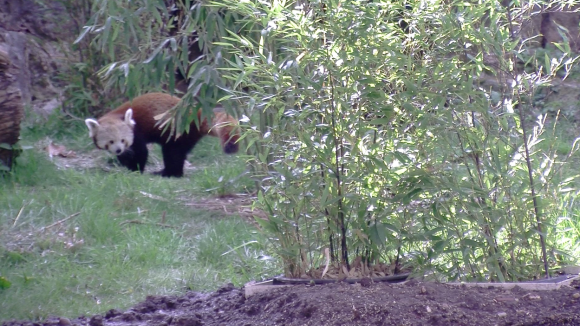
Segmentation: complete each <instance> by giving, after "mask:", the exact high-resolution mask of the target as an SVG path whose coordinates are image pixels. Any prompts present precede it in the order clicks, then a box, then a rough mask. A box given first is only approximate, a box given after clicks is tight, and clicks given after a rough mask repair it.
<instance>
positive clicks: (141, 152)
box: [85, 93, 240, 177]
mask: <svg viewBox="0 0 580 326" xmlns="http://www.w3.org/2000/svg"><path fill="white" fill-rule="evenodd" d="M179 101H180V99H179V98H177V97H174V96H171V95H169V94H164V93H149V94H145V95H141V96H138V97H136V98H134V99H133V100H131V101H128V102H126V103H123V104H122V105H121V106H119V107H118V108H116V109H115V110H113V111H111V112H109V113H106V114H105V115H104V116H102V117H101V118H100V119H99V120H98V121H95V120H93V119H87V120H86V121H85V122H86V124H87V126H88V128H89V131H90V136H91V137H92V138H93V141H94V142H95V145H96V146H97V147H98V148H101V149H107V150H109V151H111V152H112V153H113V154H116V155H117V157H118V159H119V162H121V164H123V165H124V166H126V167H127V168H129V169H130V170H132V171H137V170H139V171H141V172H143V170H144V168H145V165H146V163H147V156H148V150H147V146H146V145H147V144H149V143H158V144H160V145H161V150H162V153H163V163H164V165H165V167H164V169H163V171H161V175H162V176H165V177H180V176H182V175H183V164H184V162H185V159H186V157H187V154H188V153H189V152H190V151H191V150H192V149H193V147H194V146H195V144H196V143H197V142H198V141H199V140H200V139H201V138H202V137H204V136H206V135H211V136H215V137H218V138H220V142H221V144H222V148H223V149H224V152H226V153H227V154H232V153H236V152H237V151H238V144H237V141H238V139H239V137H240V134H239V130H238V126H237V125H238V121H237V120H236V119H235V118H234V117H232V116H230V115H229V114H227V113H225V112H222V111H216V112H214V116H213V117H212V121H211V123H208V121H207V119H204V120H203V121H201V123H200V124H199V128H198V126H197V125H196V123H195V122H192V123H191V125H190V128H189V133H185V134H182V135H179V136H178V137H177V138H176V137H172V136H170V133H169V132H168V131H166V132H165V133H163V128H160V127H159V126H158V123H159V121H158V120H156V119H155V117H156V116H158V115H161V114H163V113H165V112H167V111H168V110H169V109H171V108H173V107H175V105H177V104H178V103H179ZM129 109H131V111H129ZM198 118H201V111H199V112H198Z"/></svg>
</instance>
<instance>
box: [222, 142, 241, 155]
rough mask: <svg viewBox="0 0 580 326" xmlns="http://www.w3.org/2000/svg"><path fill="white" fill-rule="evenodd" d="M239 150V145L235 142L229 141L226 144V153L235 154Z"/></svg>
mask: <svg viewBox="0 0 580 326" xmlns="http://www.w3.org/2000/svg"><path fill="white" fill-rule="evenodd" d="M238 150H239V146H238V144H237V143H235V142H227V143H226V144H225V145H224V153H226V154H234V153H237V152H238Z"/></svg>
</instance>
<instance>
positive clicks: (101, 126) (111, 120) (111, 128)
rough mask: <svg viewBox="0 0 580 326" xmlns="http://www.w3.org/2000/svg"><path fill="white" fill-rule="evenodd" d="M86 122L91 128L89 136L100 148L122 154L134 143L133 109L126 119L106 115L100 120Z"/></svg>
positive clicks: (126, 115)
mask: <svg viewBox="0 0 580 326" xmlns="http://www.w3.org/2000/svg"><path fill="white" fill-rule="evenodd" d="M85 123H86V125H87V127H88V128H89V136H90V137H92V138H93V141H94V142H95V145H96V146H97V148H99V149H104V150H107V151H109V152H110V153H111V154H114V155H120V154H122V153H123V152H125V151H126V150H127V149H128V148H129V147H130V146H131V145H133V126H134V125H135V121H133V119H132V111H131V109H129V110H128V111H127V114H125V119H119V118H118V117H110V116H104V117H103V118H101V119H99V121H96V120H93V119H87V120H85Z"/></svg>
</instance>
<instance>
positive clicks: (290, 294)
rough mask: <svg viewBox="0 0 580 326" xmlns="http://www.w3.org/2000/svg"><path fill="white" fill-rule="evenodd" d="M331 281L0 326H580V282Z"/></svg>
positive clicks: (152, 301)
mask: <svg viewBox="0 0 580 326" xmlns="http://www.w3.org/2000/svg"><path fill="white" fill-rule="evenodd" d="M363 283H364V285H360V284H358V283H357V284H347V283H342V282H341V283H335V284H327V285H315V286H306V285H299V286H291V287H285V288H277V289H275V290H273V291H270V292H266V293H259V294H255V295H253V296H251V297H249V298H247V299H246V298H244V291H243V289H240V288H235V287H234V286H233V285H231V284H229V285H225V286H223V287H222V288H220V289H218V290H217V291H215V292H211V293H198V292H188V293H186V294H185V295H183V296H150V297H147V298H146V299H145V301H143V302H141V303H139V304H137V305H136V306H134V307H133V308H130V309H128V310H126V311H120V310H116V309H112V310H109V311H108V312H107V313H105V314H104V315H95V316H90V317H79V318H76V319H73V320H69V319H67V318H63V317H51V318H49V319H47V320H46V321H44V322H30V321H7V322H4V323H3V324H2V325H3V326H40V325H43V326H72V325H75V326H76V325H83V326H84V325H88V326H106V325H109V326H113V325H114V326H128V325H132V326H152V325H160V326H169V325H175V326H202V325H203V326H209V325H240V326H245V325H248V326H249V325H252V326H254V325H469V326H474V325H482V326H487V325H490V326H491V325H554V326H555V325H580V291H579V288H580V284H578V283H573V284H572V286H571V287H562V288H560V289H559V290H553V291H526V290H523V289H522V288H520V287H515V288H513V289H511V290H503V289H497V288H473V287H465V286H451V285H446V284H439V283H431V282H419V281H414V280H410V281H408V282H406V283H398V284H388V283H370V284H369V283H366V282H363Z"/></svg>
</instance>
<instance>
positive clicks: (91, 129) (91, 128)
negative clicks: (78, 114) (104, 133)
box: [85, 119, 99, 138]
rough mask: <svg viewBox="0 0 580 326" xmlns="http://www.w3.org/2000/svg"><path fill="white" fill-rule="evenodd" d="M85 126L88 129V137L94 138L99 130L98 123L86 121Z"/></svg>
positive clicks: (91, 120)
mask: <svg viewBox="0 0 580 326" xmlns="http://www.w3.org/2000/svg"><path fill="white" fill-rule="evenodd" d="M85 124H86V125H87V127H88V128H89V137H91V138H93V137H95V136H96V135H97V131H98V130H99V122H98V121H97V120H94V119H86V120H85Z"/></svg>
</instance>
